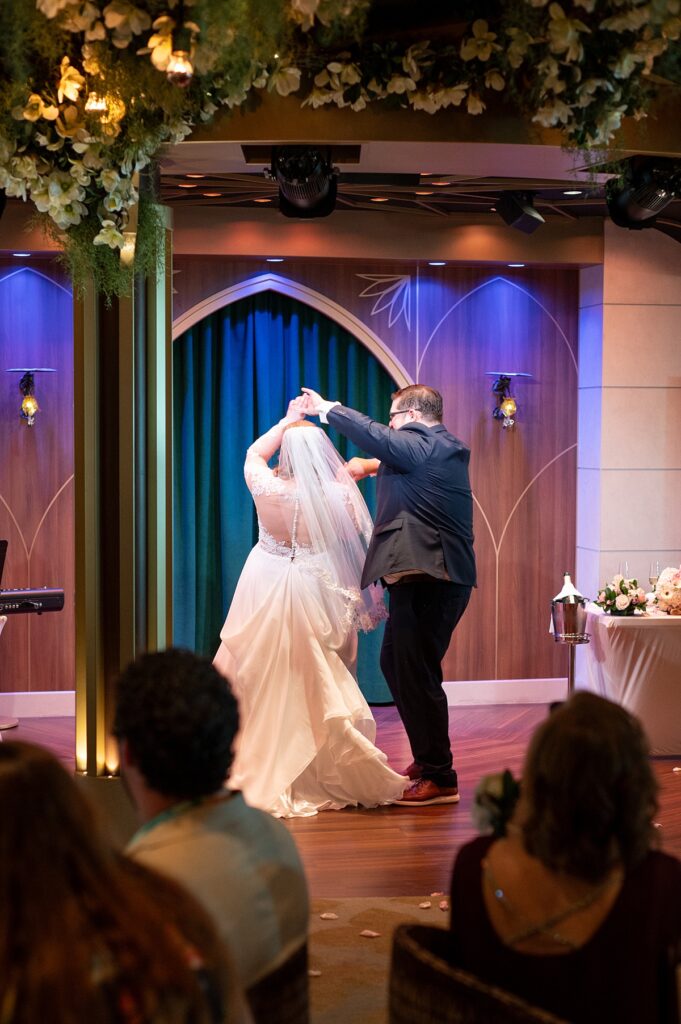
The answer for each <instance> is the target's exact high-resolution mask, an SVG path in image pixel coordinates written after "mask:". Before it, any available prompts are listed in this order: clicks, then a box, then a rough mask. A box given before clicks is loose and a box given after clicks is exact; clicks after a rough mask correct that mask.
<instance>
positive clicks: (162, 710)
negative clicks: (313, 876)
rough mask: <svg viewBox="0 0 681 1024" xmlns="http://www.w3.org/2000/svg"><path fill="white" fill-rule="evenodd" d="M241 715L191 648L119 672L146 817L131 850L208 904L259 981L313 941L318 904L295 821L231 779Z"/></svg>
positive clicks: (120, 711) (124, 739)
mask: <svg viewBox="0 0 681 1024" xmlns="http://www.w3.org/2000/svg"><path fill="white" fill-rule="evenodd" d="M238 724H239V721H238V710H237V702H236V699H235V698H234V696H233V694H232V692H231V690H230V688H229V685H228V683H227V682H226V680H225V679H224V677H223V676H221V675H220V674H219V673H218V671H217V670H216V669H215V668H213V666H212V665H211V663H210V662H209V661H207V660H206V659H204V658H199V657H198V656H197V655H195V654H191V653H190V652H189V651H178V650H168V651H160V652H156V653H153V654H145V655H142V656H141V657H140V658H138V659H137V661H135V662H133V664H131V665H129V666H128V668H127V669H126V670H125V671H124V672H123V674H122V676H121V677H120V679H119V681H118V687H117V692H116V713H115V720H114V733H115V735H116V737H117V738H118V742H119V746H120V753H121V774H122V776H123V779H124V780H125V782H126V784H127V787H128V790H129V792H130V794H131V796H132V799H133V802H134V803H135V805H136V807H137V810H138V813H139V816H140V818H141V821H142V823H143V824H142V827H141V828H140V830H139V831H138V832H137V834H136V835H135V836H134V837H133V839H132V841H131V843H130V845H129V847H128V852H129V853H130V855H131V856H132V857H133V858H135V859H136V860H139V861H141V862H142V863H144V864H146V865H148V866H149V867H152V868H155V869H157V870H158V871H162V872H164V873H165V874H168V875H170V876H171V877H173V878H174V879H176V880H177V881H178V882H181V883H182V885H184V886H185V887H186V888H187V889H188V890H189V891H190V892H191V893H193V895H194V896H195V897H196V898H197V899H198V900H199V902H200V903H202V904H203V906H204V907H205V908H206V910H207V911H208V912H209V914H210V915H211V917H212V918H213V920H214V922H215V924H216V926H217V929H218V932H219V934H220V936H221V937H222V939H223V941H225V943H226V945H227V948H228V949H229V950H230V951H231V952H232V954H233V957H234V960H235V963H236V967H237V971H238V974H239V978H240V981H241V983H242V985H243V986H244V988H250V986H251V985H253V983H254V982H256V981H258V980H259V979H260V978H262V977H263V976H264V975H266V974H268V973H269V972H270V971H272V970H273V969H274V968H276V967H278V966H279V965H280V964H282V963H283V962H284V961H285V960H286V959H287V958H288V957H289V956H290V955H291V954H292V953H293V952H294V951H295V950H296V949H299V948H300V947H301V946H302V945H303V944H304V943H305V941H306V939H307V928H308V917H309V906H308V896H307V885H306V881H305V874H304V871H303V866H302V863H301V860H300V857H299V855H298V851H297V849H296V846H295V843H294V841H293V839H292V838H291V836H290V835H289V833H288V831H287V829H286V826H285V825H284V824H283V823H282V822H280V821H277V820H276V819H274V818H272V817H270V815H269V814H265V813H264V812H263V811H259V810H257V809H256V808H254V807H249V806H248V804H246V803H245V801H244V799H243V797H242V795H241V793H238V792H233V791H231V790H229V789H226V788H224V787H225V785H226V781H227V777H228V775H229V770H230V767H231V764H232V756H233V751H232V748H233V743H234V738H235V736H236V733H237V729H238Z"/></svg>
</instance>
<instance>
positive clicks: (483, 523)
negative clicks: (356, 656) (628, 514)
mask: <svg viewBox="0 0 681 1024" xmlns="http://www.w3.org/2000/svg"><path fill="white" fill-rule="evenodd" d="M175 270H176V274H175V277H174V285H175V290H176V294H175V305H174V315H175V318H176V319H177V318H179V317H180V316H181V315H182V314H184V313H186V312H187V311H189V310H191V309H192V308H193V307H194V306H196V305H197V304H198V303H200V302H202V301H205V300H207V299H208V298H209V297H210V296H212V295H215V294H216V293H219V292H221V291H223V290H225V289H228V288H230V287H232V286H235V285H237V284H239V283H240V282H243V281H246V280H248V279H249V278H256V277H258V276H260V275H263V274H268V273H269V274H272V273H274V274H276V275H278V276H279V277H280V278H282V279H284V280H285V281H286V280H288V281H294V282H296V284H297V285H300V286H303V287H304V288H309V289H311V290H312V291H313V292H315V293H316V294H317V295H321V296H323V297H325V298H326V299H328V300H329V302H330V303H335V304H337V306H340V307H341V308H342V309H343V310H346V311H348V312H349V313H350V314H352V315H354V316H355V317H357V318H358V319H359V320H360V321H361V322H362V323H363V324H364V325H366V327H367V328H368V329H369V330H370V331H371V332H372V333H373V334H374V335H375V336H376V337H377V338H378V339H379V341H380V343H381V344H382V345H383V346H384V347H385V349H386V350H388V351H389V352H391V353H392V354H393V355H394V356H395V357H396V358H397V359H398V360H399V361H400V363H401V364H402V366H403V367H404V368H405V370H406V372H407V374H408V376H409V377H410V378H411V379H412V380H417V381H419V382H420V383H426V384H430V385H432V386H434V387H436V388H438V389H439V390H440V391H441V392H442V394H443V397H444V401H445V417H444V419H445V423H446V425H447V426H448V427H449V429H450V430H451V431H452V432H453V433H455V434H456V435H457V436H458V437H460V438H461V439H462V440H464V441H465V442H466V443H467V444H469V445H470V446H471V449H472V459H471V479H472V486H473V492H474V496H475V531H476V553H477V558H478V569H479V585H478V589H477V590H476V591H475V593H474V595H473V599H472V602H471V605H470V607H469V609H468V611H467V613H466V615H465V617H464V619H463V620H462V622H461V624H460V625H459V627H458V628H457V631H456V634H455V638H454V641H453V643H452V645H451V647H450V650H449V652H448V654H447V657H446V659H445V663H444V674H445V678H446V679H516V678H548V677H557V676H564V675H565V673H566V655H565V649H564V648H561V647H558V646H557V645H555V644H554V643H553V641H552V640H551V639H550V638H549V636H548V624H549V613H550V601H551V598H552V596H553V595H554V594H555V593H556V592H557V591H558V590H559V589H560V586H561V583H562V573H563V571H564V570H565V569H569V570H571V571H573V570H574V563H575V519H576V445H577V307H578V280H577V272H576V271H573V270H565V269H556V270H551V269H546V270H543V269H530V268H523V269H515V270H514V269H510V268H506V267H504V268H503V269H501V268H493V269H490V268H488V267H484V268H483V267H461V266H452V267H429V266H424V265H422V264H421V265H416V264H414V263H404V264H397V263H395V262H390V263H387V262H386V263H378V262H375V261H372V262H363V261H362V260H344V261H338V260H333V261H332V260H325V259H323V257H322V258H320V259H316V260H293V259H287V260H286V262H285V263H281V264H267V263H266V262H265V261H264V260H228V259H225V258H220V257H190V256H180V257H176V259H175ZM274 286H275V287H276V283H275V285H274ZM498 371H520V372H525V373H530V374H532V377H531V378H530V379H527V380H526V379H521V382H519V383H518V385H517V388H516V389H515V393H516V398H517V401H518V405H519V414H518V420H517V425H516V427H515V428H514V429H513V430H504V429H503V428H502V426H501V423H500V422H499V421H498V420H495V419H493V418H492V415H491V413H492V409H493V408H494V406H495V399H494V396H493V395H492V393H491V385H492V382H493V377H490V376H488V374H489V373H490V372H498ZM303 383H304V381H301V384H303ZM329 397H331V398H338V399H340V400H343V397H344V396H343V395H332V396H329ZM386 413H387V410H386Z"/></svg>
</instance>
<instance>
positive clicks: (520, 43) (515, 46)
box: [506, 28, 534, 68]
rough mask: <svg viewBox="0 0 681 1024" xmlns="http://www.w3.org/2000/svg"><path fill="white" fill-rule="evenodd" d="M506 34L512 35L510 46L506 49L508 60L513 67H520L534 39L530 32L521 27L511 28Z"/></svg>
mask: <svg viewBox="0 0 681 1024" xmlns="http://www.w3.org/2000/svg"><path fill="white" fill-rule="evenodd" d="M506 34H507V35H509V36H510V37H511V43H510V46H509V47H508V49H507V50H506V56H507V57H508V62H509V64H510V65H511V67H512V68H519V67H520V65H521V64H522V62H523V59H524V57H525V55H526V53H527V51H528V50H529V48H530V46H531V44H532V43H533V42H534V40H533V39H532V36H531V35H530V34H529V32H523V31H522V29H519V28H509V29H507V32H506Z"/></svg>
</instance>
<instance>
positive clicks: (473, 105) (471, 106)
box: [466, 92, 485, 114]
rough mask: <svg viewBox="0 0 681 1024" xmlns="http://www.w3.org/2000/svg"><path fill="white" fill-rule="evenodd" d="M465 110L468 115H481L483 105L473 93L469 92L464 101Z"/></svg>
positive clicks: (483, 108)
mask: <svg viewBox="0 0 681 1024" xmlns="http://www.w3.org/2000/svg"><path fill="white" fill-rule="evenodd" d="M466 110H467V111H468V113H469V114H482V112H483V111H484V110H485V104H484V103H483V102H482V100H481V99H480V97H479V96H478V94H477V93H475V92H469V93H468V97H467V99H466Z"/></svg>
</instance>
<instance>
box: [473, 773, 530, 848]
mask: <svg viewBox="0 0 681 1024" xmlns="http://www.w3.org/2000/svg"><path fill="white" fill-rule="evenodd" d="M519 796H520V784H519V783H518V781H517V779H514V777H513V775H512V774H511V772H510V771H509V770H508V768H507V769H506V770H505V771H503V772H498V773H497V774H496V775H485V776H484V778H483V779H481V780H480V782H479V783H478V786H477V789H476V790H475V794H474V796H473V809H472V812H471V814H472V817H473V824H474V825H475V827H476V828H477V830H478V832H480V833H482V834H483V835H485V834H486V835H489V834H491V835H495V836H504V835H506V831H507V828H508V823H509V821H510V820H511V817H512V815H513V811H514V810H515V806H516V804H517V802H518V797H519Z"/></svg>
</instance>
